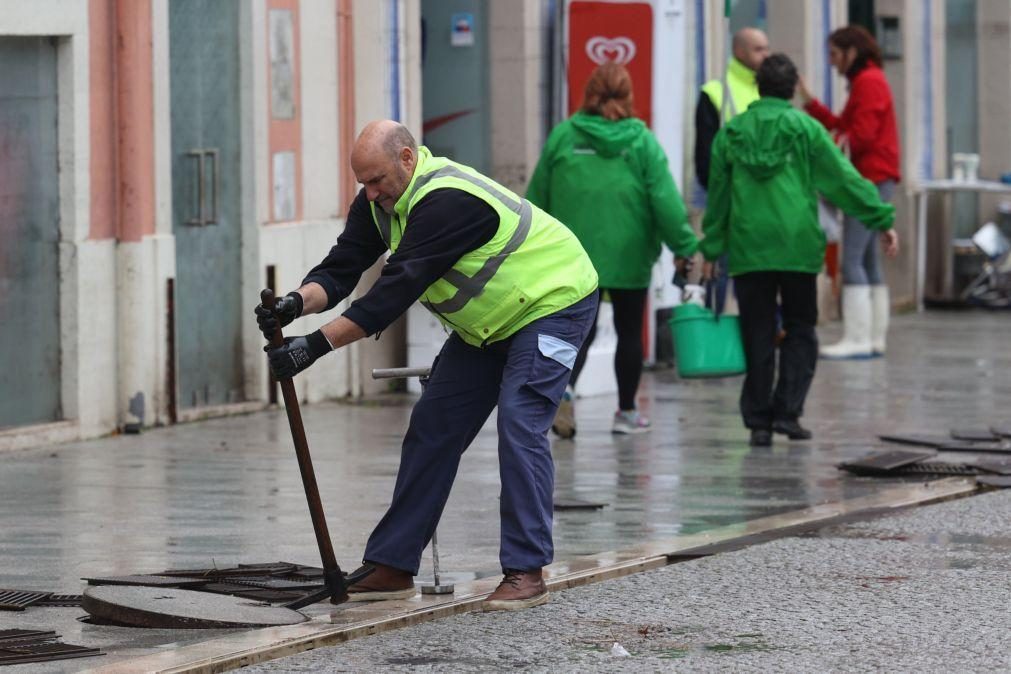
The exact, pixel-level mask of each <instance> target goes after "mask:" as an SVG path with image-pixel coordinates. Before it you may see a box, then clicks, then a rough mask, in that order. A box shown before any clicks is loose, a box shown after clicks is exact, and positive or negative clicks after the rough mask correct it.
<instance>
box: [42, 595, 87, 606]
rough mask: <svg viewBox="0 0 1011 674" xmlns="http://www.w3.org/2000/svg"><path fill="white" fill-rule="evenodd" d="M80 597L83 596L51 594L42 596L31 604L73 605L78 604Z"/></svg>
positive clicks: (79, 603)
mask: <svg viewBox="0 0 1011 674" xmlns="http://www.w3.org/2000/svg"><path fill="white" fill-rule="evenodd" d="M82 599H84V597H83V596H82V595H79V594H51V595H49V596H48V597H43V598H42V599H40V600H38V601H37V602H35V603H34V604H32V606H62V607H74V606H80V605H81V600H82Z"/></svg>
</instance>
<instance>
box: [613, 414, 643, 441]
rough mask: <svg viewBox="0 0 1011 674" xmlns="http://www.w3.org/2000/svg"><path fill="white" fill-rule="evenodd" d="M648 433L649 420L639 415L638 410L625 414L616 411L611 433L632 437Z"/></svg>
mask: <svg viewBox="0 0 1011 674" xmlns="http://www.w3.org/2000/svg"><path fill="white" fill-rule="evenodd" d="M648 431H649V419H647V418H646V417H644V416H642V415H641V414H639V410H628V411H626V412H623V411H621V410H618V411H617V412H615V413H614V426H612V427H611V432H612V433H617V434H619V435H634V434H636V433H646V432H648Z"/></svg>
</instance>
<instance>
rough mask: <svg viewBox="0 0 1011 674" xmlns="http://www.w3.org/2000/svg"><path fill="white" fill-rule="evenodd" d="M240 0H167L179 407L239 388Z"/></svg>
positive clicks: (214, 401)
mask: <svg viewBox="0 0 1011 674" xmlns="http://www.w3.org/2000/svg"><path fill="white" fill-rule="evenodd" d="M238 29H239V0H171V1H170V3H169V36H170V37H169V48H170V70H171V72H170V78H171V79H170V83H171V90H172V93H171V105H172V209H173V232H174V233H175V244H176V284H175V287H176V302H175V307H176V309H175V312H176V313H175V326H176V335H175V340H176V358H177V368H176V371H177V376H178V388H179V390H178V394H179V406H180V407H201V406H206V405H220V404H224V403H232V402H238V401H240V400H242V398H243V376H242V339H241V334H242V330H241V321H242V318H243V316H245V314H246V313H247V312H245V311H243V310H242V309H243V307H242V306H241V296H240V287H239V286H240V272H241V269H240V251H241V246H242V227H241V223H240V203H239V200H240V184H239V183H240V179H239V175H240V174H239V160H240V156H239V154H240V147H239V145H240V144H239V140H240V137H239V35H238Z"/></svg>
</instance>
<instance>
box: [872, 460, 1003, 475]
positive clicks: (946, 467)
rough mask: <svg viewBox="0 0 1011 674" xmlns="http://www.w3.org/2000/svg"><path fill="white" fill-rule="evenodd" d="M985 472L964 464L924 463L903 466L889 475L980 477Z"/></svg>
mask: <svg viewBox="0 0 1011 674" xmlns="http://www.w3.org/2000/svg"><path fill="white" fill-rule="evenodd" d="M982 473H983V470H981V469H980V468H977V467H976V466H970V465H968V464H964V463H945V462H944V461H924V462H922V463H913V464H909V465H908V466H901V467H899V468H896V469H895V470H892V471H889V472H888V474H889V475H980V474H982Z"/></svg>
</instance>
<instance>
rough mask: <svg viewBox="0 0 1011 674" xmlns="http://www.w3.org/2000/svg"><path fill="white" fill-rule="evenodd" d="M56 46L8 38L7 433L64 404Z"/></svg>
mask: <svg viewBox="0 0 1011 674" xmlns="http://www.w3.org/2000/svg"><path fill="white" fill-rule="evenodd" d="M56 110H57V105H56V45H55V44H54V43H53V41H52V40H50V39H49V38H39V37H0V391H2V392H3V395H0V427H5V426H21V425H25V424H37V423H45V422H50V421H56V420H57V419H60V418H61V416H62V412H61V406H60V294H59V290H60V276H59V248H58V246H59V240H60V220H59V218H60V198H59V180H58V175H57V163H56V162H57V154H56V153H57V141H56V138H57V136H56Z"/></svg>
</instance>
